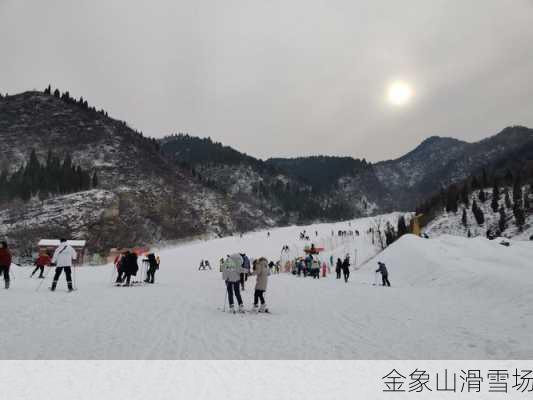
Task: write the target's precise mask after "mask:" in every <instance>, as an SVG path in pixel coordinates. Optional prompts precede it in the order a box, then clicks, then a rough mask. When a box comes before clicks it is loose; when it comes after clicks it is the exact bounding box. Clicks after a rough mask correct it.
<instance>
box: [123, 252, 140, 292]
mask: <svg viewBox="0 0 533 400" xmlns="http://www.w3.org/2000/svg"><path fill="white" fill-rule="evenodd" d="M121 267H122V268H121V269H122V271H123V272H124V275H125V276H126V283H125V284H124V285H122V286H130V285H131V277H132V275H137V271H138V270H139V265H138V264H137V254H136V253H134V252H132V251H131V252H130V251H127V252H126V255H125V256H124V258H123V260H122V266H121Z"/></svg>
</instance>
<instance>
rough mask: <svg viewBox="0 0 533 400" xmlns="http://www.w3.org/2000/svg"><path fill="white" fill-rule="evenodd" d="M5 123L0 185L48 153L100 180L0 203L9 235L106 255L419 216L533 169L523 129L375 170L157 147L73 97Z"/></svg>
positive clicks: (440, 143)
mask: <svg viewBox="0 0 533 400" xmlns="http://www.w3.org/2000/svg"><path fill="white" fill-rule="evenodd" d="M0 116H1V118H0V140H1V141H2V143H3V145H2V146H0V171H2V172H1V174H0V181H1V180H2V179H4V178H5V177H6V176H9V175H10V174H13V173H15V171H19V170H20V168H21V166H23V165H24V164H26V163H28V160H29V157H30V153H31V151H32V149H33V150H35V152H36V156H37V158H38V159H39V160H40V161H41V162H43V163H44V162H45V160H46V157H47V154H48V152H49V151H53V152H54V154H56V155H57V156H60V157H63V156H64V155H65V154H70V155H71V157H72V162H73V163H74V164H75V165H78V166H80V167H81V168H83V170H84V171H86V172H88V173H91V174H92V173H94V172H96V173H97V176H98V186H97V187H92V188H91V190H90V191H88V192H87V193H84V192H79V193H70V194H57V193H56V194H54V196H52V197H46V196H45V197H44V198H41V196H38V195H34V197H33V198H32V199H31V200H30V201H28V202H24V201H21V200H19V199H16V198H15V199H11V200H10V201H8V202H6V201H2V203H1V204H0V209H1V210H2V212H0V227H1V228H0V235H2V236H7V237H8V238H10V237H11V238H13V239H15V241H16V240H17V239H16V238H22V237H26V238H31V240H33V239H36V238H37V237H41V236H42V235H43V234H44V233H46V232H49V233H50V234H52V231H53V232H56V233H57V229H58V228H57V227H59V226H61V232H64V234H66V235H68V236H71V237H74V238H81V237H83V238H85V239H88V240H89V243H90V250H91V251H102V252H105V251H106V250H107V249H108V248H109V247H114V246H123V245H133V244H143V243H150V242H159V241H169V240H177V239H183V238H190V237H194V236H201V235H225V234H229V233H233V232H243V231H248V230H253V229H256V228H260V227H271V226H279V225H287V224H291V223H310V222H313V221H334V220H343V219H347V218H352V217H354V216H365V215H372V214H376V213H380V212H383V211H392V210H405V211H412V210H414V209H415V207H416V205H417V204H419V203H420V202H421V201H422V200H423V199H425V198H426V197H427V196H429V195H430V194H432V193H434V192H436V191H438V190H439V189H440V188H442V187H446V186H447V185H448V184H450V183H454V182H459V181H461V180H463V179H464V178H465V177H467V176H470V175H472V174H473V173H476V171H479V170H480V169H481V168H483V167H491V168H492V167H493V166H495V165H498V163H500V164H501V163H507V162H509V160H517V159H533V156H531V153H533V150H532V149H533V131H532V130H530V129H528V128H523V127H512V128H507V129H505V130H503V131H502V132H501V133H499V134H498V135H495V136H493V137H490V138H488V139H485V140H482V141H480V142H476V143H466V142H462V141H459V140H457V139H451V138H441V137H430V138H429V139H427V140H425V141H424V142H423V143H421V144H420V145H419V146H418V147H417V148H415V149H414V150H413V151H411V152H409V153H408V154H406V155H405V156H403V157H400V158H398V159H396V160H389V161H383V162H379V163H376V164H371V163H368V162H366V161H365V160H357V159H353V158H350V157H322V156H319V157H301V158H295V159H270V160H267V161H262V160H259V159H256V158H253V157H251V156H248V155H246V154H243V153H240V152H239V151H237V150H235V149H232V148H230V147H227V146H223V145H222V144H220V143H213V142H212V141H210V140H208V139H199V138H195V137H191V136H188V135H178V136H170V137H167V138H165V139H162V140H160V141H157V140H155V139H152V138H147V137H144V136H143V135H142V133H140V132H137V131H135V130H133V129H131V128H130V127H128V126H127V124H126V123H125V122H123V121H118V120H114V119H112V118H110V117H109V116H108V115H107V113H105V112H103V111H96V110H95V109H94V108H91V107H89V106H88V105H87V102H86V101H83V100H82V99H80V100H79V101H76V100H72V98H69V96H68V95H66V94H63V95H61V96H59V95H54V94H52V93H49V92H48V93H46V92H45V93H43V92H36V91H33V92H25V93H22V94H18V95H13V96H7V97H1V96H0ZM523 149H529V150H532V151H526V152H523V151H522V150H523ZM84 190H85V189H84ZM0 194H1V193H0ZM1 198H2V196H0V199H1ZM61 206H62V207H63V212H58V211H57V210H58V208H59V207H61ZM13 216H17V218H13ZM35 216H38V217H35ZM53 227H56V228H54V229H55V230H54V229H52V228H53ZM43 232H44V233H43ZM54 235H55V234H54ZM18 240H20V239H18Z"/></svg>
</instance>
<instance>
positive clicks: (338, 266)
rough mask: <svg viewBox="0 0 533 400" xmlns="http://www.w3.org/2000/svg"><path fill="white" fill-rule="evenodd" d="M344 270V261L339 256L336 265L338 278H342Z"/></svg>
mask: <svg viewBox="0 0 533 400" xmlns="http://www.w3.org/2000/svg"><path fill="white" fill-rule="evenodd" d="M341 271H342V261H341V259H340V258H337V266H336V267H335V272H336V273H337V279H341Z"/></svg>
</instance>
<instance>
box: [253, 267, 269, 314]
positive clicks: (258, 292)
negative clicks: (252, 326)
mask: <svg viewBox="0 0 533 400" xmlns="http://www.w3.org/2000/svg"><path fill="white" fill-rule="evenodd" d="M252 275H255V276H256V277H257V279H256V281H255V292H254V309H253V311H256V312H257V311H259V312H260V313H261V312H265V313H268V312H269V311H268V308H266V304H265V297H264V293H265V291H266V289H267V284H268V276H269V275H270V267H269V265H268V261H267V259H266V258H265V257H260V258H259V259H258V260H255V261H254V268H253V272H252ZM259 301H261V307H260V308H259V310H258V309H257V305H258V304H257V303H258V302H259Z"/></svg>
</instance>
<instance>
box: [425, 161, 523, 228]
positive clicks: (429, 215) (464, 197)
mask: <svg viewBox="0 0 533 400" xmlns="http://www.w3.org/2000/svg"><path fill="white" fill-rule="evenodd" d="M532 172H533V171H532ZM532 172H530V173H527V172H525V169H521V170H516V171H514V172H513V171H511V170H509V169H507V170H505V171H504V172H503V173H502V172H494V173H493V174H492V175H491V176H490V177H489V175H488V173H487V171H486V169H483V170H482V172H481V173H480V174H479V175H472V176H470V177H469V178H467V179H465V180H464V181H463V182H461V183H457V184H452V185H450V186H448V187H447V188H445V189H444V188H443V189H441V191H440V193H438V194H436V195H434V196H432V197H430V198H429V199H428V200H427V201H425V202H423V203H422V204H420V205H419V206H418V207H417V209H416V212H417V214H423V216H422V218H421V222H422V225H426V224H427V223H428V222H429V221H431V220H432V219H433V218H434V217H435V216H437V215H438V214H439V213H441V212H443V211H446V212H448V213H457V212H461V223H462V225H463V226H464V227H465V228H467V227H468V224H469V221H468V214H467V210H468V209H471V211H472V214H473V215H474V219H475V222H476V223H477V224H478V225H479V226H482V225H484V224H485V219H486V218H485V214H484V212H483V210H482V208H481V207H480V204H484V203H486V202H490V208H489V209H490V210H492V212H493V213H497V214H499V217H498V224H497V226H495V227H492V232H491V233H492V234H494V235H496V236H499V235H501V234H502V232H504V231H505V230H506V229H507V228H508V227H509V222H512V220H513V219H514V223H515V225H516V226H517V227H518V229H519V230H522V229H523V227H524V225H525V221H526V217H527V215H528V214H529V213H530V211H531V204H530V195H531V191H532V187H533V173H532ZM484 208H485V209H487V207H484ZM489 228H490V227H489Z"/></svg>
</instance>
